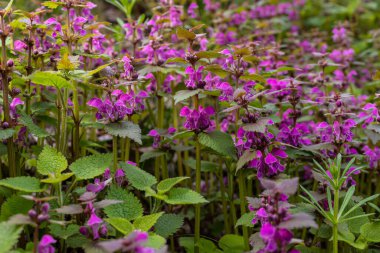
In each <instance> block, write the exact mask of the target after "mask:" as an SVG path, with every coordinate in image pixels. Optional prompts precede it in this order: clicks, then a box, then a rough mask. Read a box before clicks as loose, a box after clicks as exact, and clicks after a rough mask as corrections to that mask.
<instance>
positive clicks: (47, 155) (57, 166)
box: [37, 146, 68, 176]
mask: <svg viewBox="0 0 380 253" xmlns="http://www.w3.org/2000/svg"><path fill="white" fill-rule="evenodd" d="M67 165H68V163H67V160H66V157H65V156H64V155H62V153H61V152H59V151H58V150H56V149H55V148H53V147H50V146H45V147H44V149H43V150H42V152H41V153H40V155H39V156H38V160H37V171H38V173H40V174H41V175H45V176H46V175H51V174H53V175H56V174H61V172H62V171H64V170H65V169H66V168H67Z"/></svg>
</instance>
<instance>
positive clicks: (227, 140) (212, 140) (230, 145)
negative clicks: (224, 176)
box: [198, 131, 236, 159]
mask: <svg viewBox="0 0 380 253" xmlns="http://www.w3.org/2000/svg"><path fill="white" fill-rule="evenodd" d="M198 138H199V139H198V140H199V142H200V143H201V144H202V145H203V146H206V147H209V148H211V149H212V150H214V151H215V152H217V153H219V154H221V155H224V156H229V157H232V158H233V159H236V148H235V144H234V142H233V140H232V137H231V135H229V134H227V133H223V132H221V131H213V132H211V133H200V134H199V135H198Z"/></svg>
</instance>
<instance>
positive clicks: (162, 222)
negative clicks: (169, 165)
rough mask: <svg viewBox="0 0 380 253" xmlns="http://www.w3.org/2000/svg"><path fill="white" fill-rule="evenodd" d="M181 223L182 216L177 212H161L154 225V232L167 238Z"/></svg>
mask: <svg viewBox="0 0 380 253" xmlns="http://www.w3.org/2000/svg"><path fill="white" fill-rule="evenodd" d="M182 225H183V216H181V215H178V214H172V213H169V214H163V215H162V216H161V217H160V218H159V219H158V220H157V222H156V224H155V225H154V229H155V230H154V231H155V233H156V234H158V235H161V236H162V237H165V238H168V237H169V236H171V235H173V234H174V233H175V232H177V230H178V229H179V228H181V227H182Z"/></svg>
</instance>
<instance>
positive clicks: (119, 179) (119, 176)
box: [115, 169, 125, 186]
mask: <svg viewBox="0 0 380 253" xmlns="http://www.w3.org/2000/svg"><path fill="white" fill-rule="evenodd" d="M124 180H125V173H124V170H122V169H118V170H116V172H115V182H116V184H117V185H118V186H122V184H123V183H124Z"/></svg>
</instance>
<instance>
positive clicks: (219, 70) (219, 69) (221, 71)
mask: <svg viewBox="0 0 380 253" xmlns="http://www.w3.org/2000/svg"><path fill="white" fill-rule="evenodd" d="M204 70H207V71H210V72H211V73H213V74H215V75H217V76H219V77H221V78H226V77H227V76H228V75H229V72H228V71H226V70H224V69H222V67H221V66H219V65H217V64H211V65H207V66H206V67H205V68H204Z"/></svg>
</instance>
